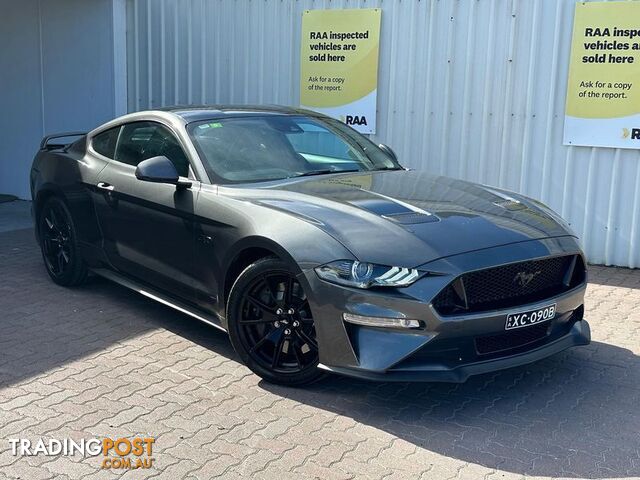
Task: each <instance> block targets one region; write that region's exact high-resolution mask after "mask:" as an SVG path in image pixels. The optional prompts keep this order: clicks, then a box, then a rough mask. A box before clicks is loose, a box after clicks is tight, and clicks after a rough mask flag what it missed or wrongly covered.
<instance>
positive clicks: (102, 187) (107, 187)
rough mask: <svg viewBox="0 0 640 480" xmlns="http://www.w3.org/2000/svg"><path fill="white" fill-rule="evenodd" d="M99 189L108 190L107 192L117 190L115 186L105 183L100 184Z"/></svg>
mask: <svg viewBox="0 0 640 480" xmlns="http://www.w3.org/2000/svg"><path fill="white" fill-rule="evenodd" d="M97 187H98V188H99V189H100V190H106V191H107V192H113V191H114V190H115V188H116V187H114V186H113V185H111V184H109V183H105V182H99V183H98V185H97Z"/></svg>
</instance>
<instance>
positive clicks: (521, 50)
mask: <svg viewBox="0 0 640 480" xmlns="http://www.w3.org/2000/svg"><path fill="white" fill-rule="evenodd" d="M357 7H362V8H373V7H378V8H382V10H383V14H382V34H381V42H380V72H379V90H378V133H377V134H376V136H375V138H376V139H378V140H380V141H383V142H385V143H387V144H389V145H391V146H392V147H393V148H394V149H395V150H396V151H397V153H398V155H399V157H400V159H401V162H402V163H403V164H404V165H407V166H410V167H413V168H416V169H420V170H426V171H430V172H434V173H438V174H442V175H448V176H453V177H459V178H463V179H469V180H473V181H477V182H482V183H486V184H490V185H496V186H500V187H503V188H507V189H511V190H516V191H518V192H522V193H524V194H526V195H529V196H532V197H535V198H538V199H541V200H542V201H544V202H545V203H547V204H548V205H550V206H551V207H552V208H553V209H555V210H556V211H558V212H559V213H560V214H562V216H563V217H565V218H566V219H567V220H568V221H569V222H570V223H571V225H572V226H573V228H574V230H575V231H576V232H577V233H578V234H579V235H580V236H581V238H582V241H583V243H584V246H585V249H586V252H587V255H588V257H589V260H590V261H591V262H594V263H604V264H608V265H609V264H613V265H622V266H630V267H637V266H640V241H639V239H640V219H639V216H640V152H639V151H637V150H615V149H606V148H585V147H565V146H563V145H562V129H563V116H564V103H565V93H566V79H567V68H568V64H569V61H568V60H569V52H570V46H571V31H572V23H573V8H574V1H573V0H527V1H519V0H512V1H508V0H455V1H454V0H449V1H437V0H422V1H418V0H403V1H400V0H397V1H382V0H377V1H376V0H360V1H349V0H333V1H328V0H322V1H313V0H300V1H283V0H260V1H250V0H245V1H239V0H127V22H128V38H127V45H128V49H127V51H128V71H129V75H128V106H129V110H139V109H144V108H149V107H155V106H160V105H166V104H193V103H230V102H232V103H279V104H285V105H296V104H297V103H298V98H299V97H298V95H299V68H300V65H299V51H300V22H301V14H302V11H303V10H305V9H317V8H357Z"/></svg>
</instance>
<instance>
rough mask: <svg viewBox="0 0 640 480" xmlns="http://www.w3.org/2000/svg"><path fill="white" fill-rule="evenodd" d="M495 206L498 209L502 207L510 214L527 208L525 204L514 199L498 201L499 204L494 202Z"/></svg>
mask: <svg viewBox="0 0 640 480" xmlns="http://www.w3.org/2000/svg"><path fill="white" fill-rule="evenodd" d="M493 204H494V205H497V206H498V207H502V208H504V209H505V210H509V211H510V212H515V211H517V210H525V209H526V208H527V206H526V205H525V204H523V203H521V202H519V201H518V200H513V199H505V200H498V201H497V202H493Z"/></svg>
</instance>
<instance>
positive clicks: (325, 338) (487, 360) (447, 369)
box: [303, 237, 590, 382]
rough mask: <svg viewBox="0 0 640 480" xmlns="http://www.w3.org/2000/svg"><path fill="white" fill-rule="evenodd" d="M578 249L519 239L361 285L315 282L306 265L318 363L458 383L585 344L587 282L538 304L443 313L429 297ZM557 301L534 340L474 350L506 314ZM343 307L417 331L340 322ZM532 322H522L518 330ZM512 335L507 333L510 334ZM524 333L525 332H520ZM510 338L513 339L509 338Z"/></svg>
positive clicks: (369, 374) (501, 327)
mask: <svg viewBox="0 0 640 480" xmlns="http://www.w3.org/2000/svg"><path fill="white" fill-rule="evenodd" d="M565 254H580V249H579V247H578V245H577V244H576V242H575V240H574V239H573V238H572V237H558V238H552V239H545V240H536V241H529V242H522V243H521V244H517V245H516V246H514V245H508V246H503V247H495V248H491V249H486V250H483V251H481V252H472V253H469V254H461V255H456V256H453V257H448V258H446V259H441V260H438V261H436V262H432V263H431V264H429V265H428V269H429V270H431V271H437V272H439V273H441V275H438V276H432V277H426V278H423V279H421V280H419V281H417V282H416V283H414V284H413V285H411V286H410V287H406V288H401V289H393V290H380V289H378V290H360V289H352V288H345V287H340V286H337V285H333V284H329V283H327V282H324V281H322V280H320V279H319V278H318V277H317V276H316V275H315V272H313V270H308V271H305V272H304V273H303V277H304V279H305V280H306V282H307V283H308V286H307V288H306V291H307V292H309V300H310V304H311V309H312V312H313V316H314V319H315V325H316V334H317V339H318V345H319V351H320V368H323V369H325V370H328V371H332V372H335V373H339V374H344V375H349V376H354V377H359V378H367V379H372V380H383V381H394V380H397V381H441V382H464V381H465V380H466V379H467V378H468V377H469V376H470V375H477V374H481V373H486V372H490V371H495V370H501V369H505V368H511V367H515V366H518V365H523V364H527V363H530V362H534V361H537V360H540V359H542V358H545V357H547V356H549V355H553V354H555V353H558V352H560V351H562V350H564V349H566V348H569V347H572V346H576V345H586V344H588V343H589V342H590V330H589V325H588V324H587V322H586V321H584V320H583V319H582V313H583V302H584V292H585V289H586V284H582V285H580V286H579V287H576V288H574V289H573V290H570V291H568V292H565V293H563V294H561V295H558V296H555V297H551V298H547V299H545V300H544V301H539V302H535V303H530V304H526V305H520V306H518V307H515V308H509V309H505V310H492V311H487V312H482V313H476V314H471V315H469V314H467V315H459V316H442V315H439V314H438V312H437V311H436V310H435V309H434V308H433V305H432V304H431V300H432V299H433V298H434V297H435V296H436V295H437V294H438V292H439V291H440V290H442V289H443V288H444V287H445V286H446V285H448V284H449V283H450V282H451V281H452V280H453V279H454V278H455V277H456V276H458V275H459V274H461V273H464V272H466V271H470V270H477V269H484V268H490V267H493V266H495V265H496V261H495V259H496V258H498V259H500V263H512V262H520V261H526V260H530V259H532V258H543V257H546V256H554V255H565ZM552 303H554V304H556V316H555V317H554V319H553V320H551V321H547V322H542V324H538V325H542V326H541V327H538V328H540V329H541V330H544V334H541V335H542V336H541V337H540V338H536V339H534V340H532V341H527V342H525V343H518V344H515V346H514V347H509V348H505V349H502V350H500V351H496V352H491V353H489V354H486V353H482V354H481V353H479V349H478V348H477V343H476V342H477V339H479V338H482V337H487V338H489V337H491V339H492V341H493V339H494V338H498V339H499V338H501V337H502V336H504V334H505V333H508V334H510V333H509V332H512V331H511V330H509V331H508V332H505V321H506V316H507V315H508V314H509V313H517V312H520V311H528V310H535V309H539V308H543V307H545V306H548V305H550V304H552ZM344 312H349V313H353V314H356V315H365V316H374V317H376V316H378V317H390V318H407V319H416V320H420V321H421V322H422V323H423V324H424V328H422V329H412V330H408V329H390V328H375V327H370V326H361V325H354V324H350V323H346V322H344V321H343V319H342V314H343V313H344ZM529 328H533V327H523V328H521V329H518V330H519V331H520V332H525V333H526V332H531V330H527V329H529ZM510 335H511V334H510ZM525 336H526V335H525ZM509 338H512V337H509Z"/></svg>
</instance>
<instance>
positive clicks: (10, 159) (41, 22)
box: [0, 0, 126, 198]
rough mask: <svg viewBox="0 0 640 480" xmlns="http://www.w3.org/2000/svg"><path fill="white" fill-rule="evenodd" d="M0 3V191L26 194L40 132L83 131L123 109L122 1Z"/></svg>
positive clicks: (124, 104)
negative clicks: (118, 25)
mask: <svg viewBox="0 0 640 480" xmlns="http://www.w3.org/2000/svg"><path fill="white" fill-rule="evenodd" d="M0 6H1V7H2V13H3V14H2V17H0V45H2V48H1V49H0V72H2V74H1V75H0V87H1V88H2V95H0V111H1V112H2V115H0V132H2V136H1V138H2V141H0V192H2V193H9V194H13V195H16V196H18V197H20V198H29V196H30V192H29V169H30V167H31V160H32V159H33V156H34V154H35V152H36V151H37V149H38V145H39V144H40V140H41V139H42V137H43V136H44V135H46V134H50V133H56V132H64V131H71V130H81V131H87V130H90V129H92V128H94V127H96V126H98V125H100V124H101V123H103V122H105V121H106V120H109V119H111V118H113V117H114V116H116V115H118V114H121V113H124V112H125V111H126V91H125V70H124V68H125V67H126V62H125V56H126V53H125V48H126V46H125V45H126V43H125V32H124V22H125V6H124V2H123V1H119V0H115V1H112V0H92V1H90V2H87V1H86V0H56V1H55V2H51V1H46V0H21V1H20V2H16V1H12V0H2V1H1V3H0ZM117 23H120V24H121V25H122V27H121V28H120V31H118V30H116V34H115V36H114V24H117ZM118 45H120V47H119V52H120V57H121V58H120V59H118V58H117V57H116V55H115V53H116V47H117V46H118Z"/></svg>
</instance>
